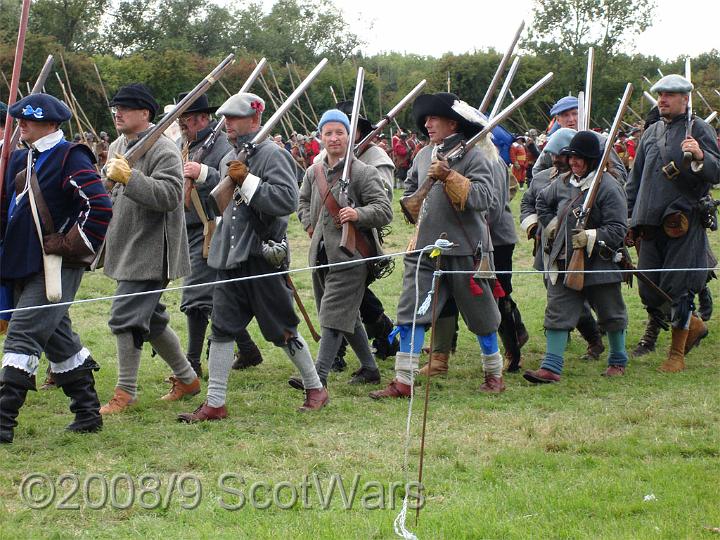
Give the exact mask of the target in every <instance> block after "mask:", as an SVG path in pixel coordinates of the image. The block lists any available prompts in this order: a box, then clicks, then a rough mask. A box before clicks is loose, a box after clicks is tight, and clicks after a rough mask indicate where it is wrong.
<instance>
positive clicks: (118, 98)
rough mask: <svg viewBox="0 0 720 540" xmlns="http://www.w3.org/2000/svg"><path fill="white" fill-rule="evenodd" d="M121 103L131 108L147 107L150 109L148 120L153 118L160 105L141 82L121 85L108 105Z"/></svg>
mask: <svg viewBox="0 0 720 540" xmlns="http://www.w3.org/2000/svg"><path fill="white" fill-rule="evenodd" d="M115 105H122V106H123V107H129V108H131V109H147V110H148V111H150V120H152V119H153V118H155V115H156V114H157V112H158V110H160V105H158V102H157V101H155V98H154V97H153V95H152V92H151V91H150V88H148V87H147V86H145V85H144V84H142V83H132V84H128V85H126V86H121V87H120V89H119V90H118V91H117V94H115V95H114V96H113V98H112V101H111V102H110V106H111V107H113V106H115Z"/></svg>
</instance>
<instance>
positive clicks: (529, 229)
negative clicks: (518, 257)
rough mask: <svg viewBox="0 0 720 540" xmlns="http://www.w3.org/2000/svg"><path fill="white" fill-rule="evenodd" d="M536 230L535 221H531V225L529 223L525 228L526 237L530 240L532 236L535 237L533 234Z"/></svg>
mask: <svg viewBox="0 0 720 540" xmlns="http://www.w3.org/2000/svg"><path fill="white" fill-rule="evenodd" d="M537 230H538V224H537V223H533V224H532V225H530V226H529V227H528V230H527V239H528V240H532V239H533V238H535V235H536V234H537Z"/></svg>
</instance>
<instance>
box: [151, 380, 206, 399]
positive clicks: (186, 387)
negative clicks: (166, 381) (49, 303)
mask: <svg viewBox="0 0 720 540" xmlns="http://www.w3.org/2000/svg"><path fill="white" fill-rule="evenodd" d="M170 382H171V383H172V388H171V389H170V391H169V392H168V393H167V394H165V395H164V396H163V397H161V398H160V399H162V400H163V401H177V400H178V399H182V398H183V397H185V396H196V395H197V394H199V393H200V379H198V378H197V377H195V379H194V380H193V382H191V383H189V384H185V383H184V382H182V381H181V380H180V379H178V378H177V377H175V376H171V377H170Z"/></svg>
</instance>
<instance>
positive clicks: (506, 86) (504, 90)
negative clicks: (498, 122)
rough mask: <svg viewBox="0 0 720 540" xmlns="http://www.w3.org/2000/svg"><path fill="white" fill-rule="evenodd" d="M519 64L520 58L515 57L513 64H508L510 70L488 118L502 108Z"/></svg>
mask: <svg viewBox="0 0 720 540" xmlns="http://www.w3.org/2000/svg"><path fill="white" fill-rule="evenodd" d="M519 64H520V57H519V56H516V57H515V59H514V60H513V63H512V64H510V70H509V71H508V74H507V77H505V80H504V81H503V85H502V87H501V88H500V93H499V94H498V98H497V99H496V100H495V104H494V105H493V108H492V110H491V111H490V114H489V115H488V118H492V117H493V116H495V115H496V114H497V112H498V111H499V110H500V107H501V106H502V104H503V101H505V95H506V94H507V92H508V90H509V89H510V84H511V83H512V81H513V79H514V78H515V73H516V72H517V69H518V65H519Z"/></svg>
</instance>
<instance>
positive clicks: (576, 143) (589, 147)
mask: <svg viewBox="0 0 720 540" xmlns="http://www.w3.org/2000/svg"><path fill="white" fill-rule="evenodd" d="M560 153H561V154H562V155H564V156H580V157H583V158H585V159H600V157H602V148H600V139H599V138H598V136H597V135H596V134H595V133H593V132H592V131H578V132H577V133H576V134H575V136H574V137H573V138H572V140H571V141H570V144H569V145H568V146H566V147H565V148H563V149H562V150H561V151H560Z"/></svg>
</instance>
